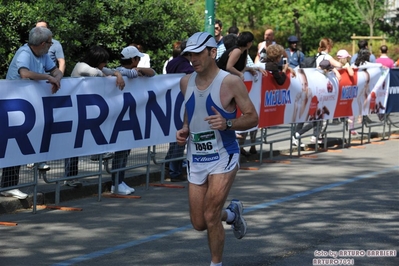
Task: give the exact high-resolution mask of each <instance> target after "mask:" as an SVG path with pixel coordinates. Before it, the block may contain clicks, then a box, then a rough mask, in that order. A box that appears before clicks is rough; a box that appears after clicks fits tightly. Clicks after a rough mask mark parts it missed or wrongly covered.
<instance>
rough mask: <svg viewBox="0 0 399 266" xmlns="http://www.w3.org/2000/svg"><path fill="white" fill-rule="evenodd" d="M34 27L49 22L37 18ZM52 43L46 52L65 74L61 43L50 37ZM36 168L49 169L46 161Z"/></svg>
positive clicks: (47, 26)
mask: <svg viewBox="0 0 399 266" xmlns="http://www.w3.org/2000/svg"><path fill="white" fill-rule="evenodd" d="M36 27H45V28H49V24H48V22H47V21H44V20H39V21H37V22H36ZM52 42H53V44H52V45H51V47H50V49H49V50H48V54H49V56H50V58H51V60H53V61H54V64H56V65H57V67H58V69H59V70H60V71H61V72H62V74H65V57H64V50H63V49H62V46H61V43H60V42H59V41H57V40H56V39H54V38H53V39H52ZM33 166H34V164H33V163H30V164H28V165H27V167H30V168H31V167H33ZM37 168H38V169H39V170H41V171H48V170H50V166H49V165H48V164H47V163H46V162H40V163H37Z"/></svg>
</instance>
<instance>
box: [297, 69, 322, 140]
mask: <svg viewBox="0 0 399 266" xmlns="http://www.w3.org/2000/svg"><path fill="white" fill-rule="evenodd" d="M297 72H298V75H297V76H298V77H299V80H300V82H301V84H302V91H301V93H298V94H297V95H296V97H295V101H294V112H293V118H292V122H296V121H297V120H301V119H305V120H307V119H308V117H309V113H314V111H315V110H312V109H314V106H317V97H315V98H313V95H312V90H310V89H309V87H308V85H309V83H308V78H307V77H306V74H305V71H304V70H303V68H299V69H298V70H297ZM313 99H315V101H316V103H314V101H312V100H313ZM308 103H310V104H309V107H308V108H309V110H308V113H307V114H306V118H305V117H302V116H303V115H304V114H305V113H306V108H307V106H308ZM315 104H316V105H315ZM303 126H304V123H298V124H296V127H295V132H294V136H293V137H292V144H293V145H294V146H298V145H299V144H298V139H299V138H300V137H301V135H302V134H304V133H305V132H307V131H309V130H310V129H311V128H313V124H312V123H309V124H308V125H307V126H306V128H304V127H303ZM300 146H301V147H305V144H304V143H301V145H300Z"/></svg>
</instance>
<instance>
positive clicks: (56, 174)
mask: <svg viewBox="0 0 399 266" xmlns="http://www.w3.org/2000/svg"><path fill="white" fill-rule="evenodd" d="M376 126H384V128H383V139H384V138H385V134H386V129H385V127H386V126H388V135H389V136H388V137H390V135H391V132H392V127H397V128H399V113H394V114H389V115H385V116H384V119H383V121H382V122H381V123H367V121H366V120H365V119H363V121H362V124H361V126H359V127H354V128H353V129H354V130H355V129H357V128H359V129H360V128H361V129H362V137H363V134H364V129H365V128H368V133H367V134H368V141H370V138H371V128H372V127H376ZM294 131H295V124H289V125H281V126H274V127H269V128H262V129H260V130H258V132H257V134H256V141H255V142H251V141H246V140H245V139H244V141H243V142H242V143H241V145H240V147H248V146H252V145H260V150H259V156H260V163H262V155H263V152H264V150H263V149H264V148H263V147H264V145H263V144H269V145H270V150H269V152H270V155H269V157H270V158H273V144H275V143H278V142H284V141H289V143H290V144H289V145H290V147H289V149H290V156H292V153H293V145H292V136H293V133H294ZM346 131H348V133H349V131H350V129H348V120H347V119H345V120H343V121H342V127H340V125H339V127H336V126H330V127H328V128H327V131H326V132H324V133H323V134H324V135H325V139H324V147H325V148H326V145H327V142H326V139H327V136H328V134H332V133H340V132H342V147H345V146H344V144H345V141H346V138H345V135H346ZM313 134H314V133H313V132H312V133H309V134H307V135H305V134H303V135H302V136H301V138H303V137H306V136H312V135H313ZM299 141H300V139H299ZM350 142H351V134H350V133H349V145H350ZM299 144H300V143H299ZM362 144H363V138H362ZM169 145H170V144H169V143H164V144H159V145H154V146H150V147H143V148H135V149H131V150H130V154H129V155H128V156H127V163H126V166H124V167H119V168H114V167H112V166H110V163H111V162H112V158H107V159H105V158H103V155H102V154H101V155H99V156H98V160H93V159H92V158H91V156H81V157H79V158H78V165H79V171H77V170H78V169H76V173H75V174H76V175H70V176H68V175H67V174H66V171H65V170H66V164H65V160H64V159H63V160H55V161H49V162H48V164H49V166H50V167H51V170H50V171H47V172H44V171H39V170H38V169H37V165H35V167H34V168H28V167H27V166H26V165H22V166H21V167H20V170H19V176H20V179H19V183H18V185H16V186H10V187H3V188H0V192H2V191H7V190H10V189H19V188H26V187H33V212H34V213H36V207H37V187H38V179H39V178H41V177H42V178H43V180H44V181H45V182H46V183H55V185H56V187H55V203H56V204H59V202H60V190H61V182H63V181H68V180H72V179H83V178H87V177H97V178H96V179H94V180H95V183H96V184H98V201H100V200H101V193H102V183H103V175H104V174H107V175H112V174H114V173H116V176H115V179H116V180H115V181H116V182H115V183H118V179H119V178H120V174H121V172H122V171H125V172H129V171H135V170H134V169H138V168H142V167H145V173H146V189H148V187H149V178H150V171H151V169H150V168H151V166H155V168H157V167H159V165H161V169H160V171H161V183H163V182H164V181H165V164H166V163H168V162H172V161H177V160H184V159H185V158H186V157H185V151H183V154H182V155H181V154H180V155H179V156H176V154H169V156H167V155H168V150H169ZM318 146H319V145H315V148H316V151H317V147H318ZM287 148H288V147H287ZM300 152H301V149H300V148H298V155H300ZM110 160H111V161H110ZM151 160H152V161H153V162H154V164H152V163H151ZM103 165H104V168H105V169H103ZM90 181H91V180H88V181H87V182H90ZM28 193H29V194H30V193H32V191H28Z"/></svg>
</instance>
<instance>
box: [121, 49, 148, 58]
mask: <svg viewBox="0 0 399 266" xmlns="http://www.w3.org/2000/svg"><path fill="white" fill-rule="evenodd" d="M121 55H122V58H121V59H130V58H134V57H136V56H139V57H143V56H144V54H142V53H140V51H139V50H138V49H137V48H136V47H134V46H128V47H125V48H123V50H122V52H121Z"/></svg>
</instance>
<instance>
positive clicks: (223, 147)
mask: <svg viewBox="0 0 399 266" xmlns="http://www.w3.org/2000/svg"><path fill="white" fill-rule="evenodd" d="M216 47H217V44H216V41H215V39H214V38H213V37H212V35H210V34H209V33H206V32H197V33H195V34H194V35H192V36H191V37H190V38H189V39H188V41H187V47H186V49H184V50H183V52H184V53H190V55H191V63H192V65H193V67H194V70H195V72H193V73H192V74H189V75H186V76H184V77H183V78H182V79H181V81H180V89H181V92H182V93H183V95H184V104H185V107H186V112H185V117H184V123H183V127H182V129H180V130H178V131H177V133H176V140H177V143H178V144H179V145H184V144H186V142H187V147H188V148H187V160H188V162H189V167H188V169H189V172H188V179H189V188H188V190H189V206H190V218H191V223H192V225H193V227H194V229H196V230H199V231H204V230H207V233H208V246H209V249H210V252H211V265H222V254H223V246H224V241H225V236H224V229H223V224H222V221H226V222H227V224H231V225H232V228H233V232H234V235H235V237H236V238H238V239H240V238H242V237H244V236H245V234H246V231H247V224H246V221H245V219H244V218H243V216H242V213H243V204H242V202H241V201H239V200H232V201H231V203H230V205H229V206H228V207H227V208H226V209H225V210H223V205H224V204H225V201H226V198H227V196H228V194H229V190H230V188H231V186H232V185H233V182H234V178H235V176H236V173H237V171H238V164H239V154H238V152H239V146H238V143H237V141H236V139H235V132H234V130H247V129H249V128H252V127H254V126H256V125H257V123H258V115H257V113H256V110H255V107H254V105H253V104H252V102H251V100H250V99H249V96H248V92H247V89H246V87H245V85H244V83H243V82H242V80H241V79H240V78H238V77H237V76H235V75H229V74H228V73H227V72H225V71H223V70H220V69H219V68H218V67H217V65H216V62H215V57H216ZM238 108H239V109H240V110H241V112H242V114H243V115H242V116H240V117H238V118H236V116H237V109H238ZM202 144H203V145H202ZM197 147H201V149H198V148H197ZM202 147H209V148H205V149H203V148H202Z"/></svg>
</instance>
